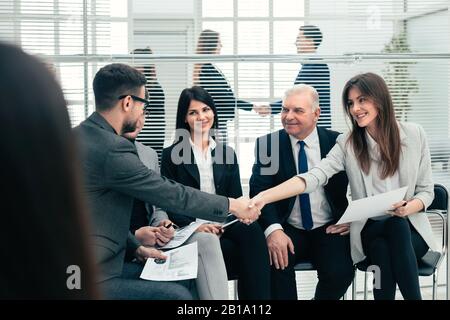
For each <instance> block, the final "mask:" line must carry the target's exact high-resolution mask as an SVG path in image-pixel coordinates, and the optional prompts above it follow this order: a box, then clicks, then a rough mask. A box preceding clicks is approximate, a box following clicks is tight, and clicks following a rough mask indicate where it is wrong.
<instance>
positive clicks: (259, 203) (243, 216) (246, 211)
mask: <svg viewBox="0 0 450 320" xmlns="http://www.w3.org/2000/svg"><path fill="white" fill-rule="evenodd" d="M229 200H230V208H229V211H230V212H231V213H232V214H233V215H234V216H236V218H237V219H239V221H241V222H242V223H245V224H251V223H253V222H254V221H256V220H257V219H258V218H259V216H260V215H261V210H262V208H263V207H264V205H265V203H264V201H263V199H262V197H261V196H260V194H258V195H257V196H255V197H253V198H252V199H248V198H244V197H240V198H238V199H233V198H229Z"/></svg>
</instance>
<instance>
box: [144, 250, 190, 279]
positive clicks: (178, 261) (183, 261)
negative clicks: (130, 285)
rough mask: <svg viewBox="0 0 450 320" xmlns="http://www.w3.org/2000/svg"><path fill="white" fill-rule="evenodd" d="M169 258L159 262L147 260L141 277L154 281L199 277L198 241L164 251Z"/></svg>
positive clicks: (151, 259)
mask: <svg viewBox="0 0 450 320" xmlns="http://www.w3.org/2000/svg"><path fill="white" fill-rule="evenodd" d="M164 255H166V256H167V259H166V260H165V261H164V262H158V259H157V260H156V261H155V259H153V258H150V259H147V261H146V262H145V266H144V269H143V270H142V273H141V279H144V280H153V281H178V280H186V279H195V278H197V269H198V248H197V242H193V243H190V244H187V245H185V246H182V247H179V248H176V249H173V250H169V251H166V252H164Z"/></svg>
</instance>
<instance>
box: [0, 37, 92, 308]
mask: <svg viewBox="0 0 450 320" xmlns="http://www.w3.org/2000/svg"><path fill="white" fill-rule="evenodd" d="M0 57H1V59H0V74H1V75H2V76H1V77H0V94H1V97H2V103H1V106H0V119H1V121H2V126H1V127H0V132H1V135H2V137H3V138H2V139H1V142H0V149H1V150H2V157H1V158H0V180H1V181H2V184H3V186H4V187H5V188H2V189H3V191H2V197H1V201H0V203H1V205H0V206H1V209H0V212H1V213H0V215H1V223H0V260H1V261H2V263H1V264H0V299H90V298H97V297H98V296H97V293H96V291H95V290H94V286H93V283H94V282H95V279H94V269H93V264H92V262H91V256H90V253H89V250H88V246H87V233H88V231H87V230H86V229H87V227H88V223H87V221H86V219H87V215H86V210H85V206H84V200H83V198H82V194H81V183H80V181H79V179H80V176H81V174H80V168H79V166H78V163H79V162H78V158H77V154H76V153H75V141H74V136H73V133H72V131H71V126H70V120H69V115H68V112H67V106H66V102H65V100H64V96H63V93H62V90H61V88H60V87H59V85H58V84H57V82H56V80H55V78H54V76H53V75H52V74H51V73H50V71H49V70H48V68H47V67H46V65H45V64H44V63H43V62H41V61H39V60H37V59H36V58H33V57H31V56H29V55H28V54H26V53H24V52H23V51H22V50H20V49H19V48H16V47H13V46H10V45H5V44H0ZM71 266H72V267H71ZM74 270H75V271H74ZM77 270H79V271H80V272H79V273H78V275H79V277H77ZM71 276H73V277H71ZM78 281H79V282H78ZM73 286H74V287H75V289H72V290H71V289H69V287H71V288H72V287H73ZM78 287H79V288H80V289H77V288H78Z"/></svg>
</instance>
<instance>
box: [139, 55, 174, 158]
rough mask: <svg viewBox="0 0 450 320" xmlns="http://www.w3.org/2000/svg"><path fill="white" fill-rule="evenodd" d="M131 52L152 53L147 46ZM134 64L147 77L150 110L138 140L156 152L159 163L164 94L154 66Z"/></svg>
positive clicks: (161, 145) (163, 133)
mask: <svg viewBox="0 0 450 320" xmlns="http://www.w3.org/2000/svg"><path fill="white" fill-rule="evenodd" d="M133 54H153V51H152V49H150V48H149V47H147V48H144V49H135V50H133ZM135 64H136V69H138V70H139V71H141V72H142V73H143V74H144V75H145V77H146V78H147V84H146V85H145V88H146V89H147V91H148V96H149V100H150V105H149V109H150V112H149V114H148V116H147V117H146V121H145V124H144V128H143V129H142V132H141V134H140V136H139V139H138V140H139V141H140V142H142V143H143V144H144V145H146V146H149V147H151V148H152V149H154V150H155V151H156V153H157V154H158V164H159V163H161V153H162V149H163V147H164V137H165V127H166V121H165V118H164V117H165V111H164V103H165V95H164V90H163V89H162V87H161V85H160V83H159V82H158V79H157V77H156V68H155V65H154V64H144V63H143V62H142V61H139V63H135Z"/></svg>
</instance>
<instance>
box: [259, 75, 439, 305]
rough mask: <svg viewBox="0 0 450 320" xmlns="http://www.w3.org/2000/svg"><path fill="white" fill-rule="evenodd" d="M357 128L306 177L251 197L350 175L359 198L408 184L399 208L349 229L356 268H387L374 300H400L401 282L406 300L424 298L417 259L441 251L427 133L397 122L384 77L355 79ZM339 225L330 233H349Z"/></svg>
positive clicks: (351, 105)
mask: <svg viewBox="0 0 450 320" xmlns="http://www.w3.org/2000/svg"><path fill="white" fill-rule="evenodd" d="M342 99H343V105H344V109H345V112H346V114H347V115H348V117H349V119H350V121H351V123H352V128H351V130H350V132H349V133H348V134H346V135H341V136H339V137H338V139H337V141H336V145H335V146H334V147H333V149H332V150H331V151H330V152H329V153H328V156H327V157H326V158H325V159H323V160H322V161H321V162H320V164H319V165H318V166H316V167H314V168H312V169H311V170H310V171H309V172H307V173H305V174H300V175H298V176H297V177H293V178H292V179H290V180H288V181H286V182H284V183H283V184H280V185H278V186H276V187H274V188H272V189H268V190H266V191H264V192H261V193H260V194H258V195H257V196H256V197H255V198H253V199H252V202H253V205H256V206H258V207H261V208H262V207H263V206H264V205H266V204H268V203H271V202H275V201H278V200H281V199H285V198H289V197H292V196H294V195H296V194H300V193H310V192H312V191H314V190H315V189H317V188H318V187H320V186H323V185H326V184H327V182H328V179H329V178H330V177H332V176H333V175H334V174H336V173H337V172H339V171H342V170H345V171H346V173H347V176H348V178H349V184H350V189H351V196H352V199H353V200H357V199H361V198H365V197H369V196H373V195H375V194H379V193H383V192H387V191H390V190H393V189H396V188H400V187H403V186H407V187H408V189H407V192H406V196H405V199H404V200H403V201H400V202H398V203H395V204H393V206H392V211H391V213H392V215H391V216H390V215H386V216H382V217H380V218H373V219H368V220H362V221H357V222H353V223H351V225H350V239H351V254H352V258H353V262H354V263H358V262H361V261H363V260H364V259H368V262H369V263H370V264H372V265H378V266H379V267H380V271H381V286H380V288H379V289H374V297H375V299H395V289H396V285H398V286H399V289H400V291H401V293H402V295H403V297H404V299H421V294H420V286H419V275H418V269H417V260H418V259H420V258H421V257H423V256H424V255H425V253H426V252H427V251H428V249H432V250H437V245H436V243H435V240H434V239H433V233H432V230H431V225H430V223H429V221H428V219H427V217H426V214H425V213H424V211H425V209H426V208H427V207H428V206H429V205H430V204H431V202H432V201H433V197H434V193H433V181H432V179H431V160H430V152H429V149H428V145H427V141H426V138H425V133H424V131H423V129H422V128H421V127H420V126H418V125H416V124H412V123H399V122H397V121H396V120H395V114H394V107H393V103H392V99H391V96H390V94H389V90H388V88H387V86H386V83H385V82H384V80H383V79H382V78H381V77H380V76H378V75H376V74H373V73H365V74H360V75H357V76H355V77H353V78H352V79H350V80H349V81H348V82H347V83H346V85H345V87H344V91H343V94H342ZM342 230H346V228H345V227H339V226H338V227H336V228H335V229H334V230H332V231H331V232H342Z"/></svg>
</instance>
